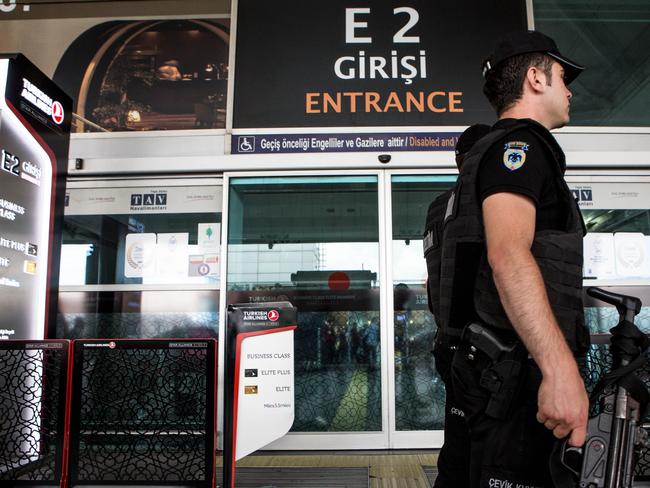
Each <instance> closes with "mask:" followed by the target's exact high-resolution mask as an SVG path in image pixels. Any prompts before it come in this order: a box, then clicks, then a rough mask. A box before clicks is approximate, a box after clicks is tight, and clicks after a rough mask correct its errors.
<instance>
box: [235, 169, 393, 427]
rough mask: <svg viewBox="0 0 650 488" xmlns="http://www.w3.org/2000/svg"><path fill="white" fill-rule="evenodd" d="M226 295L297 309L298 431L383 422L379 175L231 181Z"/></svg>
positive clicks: (379, 423)
mask: <svg viewBox="0 0 650 488" xmlns="http://www.w3.org/2000/svg"><path fill="white" fill-rule="evenodd" d="M229 205H230V207H229V210H228V227H229V229H228V279H227V287H228V303H250V302H254V301H260V302H261V301H276V300H289V301H290V302H291V303H293V305H294V306H296V308H297V309H298V329H297V331H296V335H295V351H296V362H295V367H296V378H295V387H296V413H295V421H294V424H293V428H292V430H293V431H294V432H319V431H320V432H340V431H355V432H363V431H380V430H382V420H381V419H382V410H381V368H380V352H381V340H380V333H381V330H380V328H381V327H382V324H381V323H380V320H379V215H378V194H377V177H376V176H349V177H320V176H319V177H288V178H280V177H270V178H233V179H231V180H230V204H229Z"/></svg>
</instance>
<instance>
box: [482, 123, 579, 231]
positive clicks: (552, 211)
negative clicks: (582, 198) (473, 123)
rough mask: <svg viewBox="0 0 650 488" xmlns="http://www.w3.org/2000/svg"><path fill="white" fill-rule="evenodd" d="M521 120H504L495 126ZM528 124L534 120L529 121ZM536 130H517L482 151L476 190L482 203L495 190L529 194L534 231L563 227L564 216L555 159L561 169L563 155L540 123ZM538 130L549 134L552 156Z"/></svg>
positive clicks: (497, 191) (496, 191)
mask: <svg viewBox="0 0 650 488" xmlns="http://www.w3.org/2000/svg"><path fill="white" fill-rule="evenodd" d="M519 122H521V121H520V120H516V119H503V120H500V121H499V122H497V123H496V124H495V125H494V128H495V129H498V128H501V127H507V126H508V125H513V124H516V123H519ZM529 123H530V124H537V122H533V121H529ZM537 126H538V129H541V130H536V131H535V132H533V130H532V129H526V128H522V129H518V130H516V131H514V132H511V133H510V134H508V135H506V136H505V137H504V138H502V139H501V140H500V141H499V142H497V143H495V144H493V145H492V147H491V148H490V149H488V151H487V152H486V153H485V155H484V156H483V159H482V161H481V165H480V167H479V171H478V177H477V179H478V181H477V191H478V196H479V200H480V201H481V202H483V200H485V199H486V198H487V197H489V196H490V195H493V194H495V193H501V192H508V193H518V194H521V195H525V196H527V197H529V198H530V199H531V200H532V201H533V202H534V203H535V207H536V208H537V214H536V222H535V230H536V231H541V230H547V229H556V230H564V226H565V223H566V218H567V216H566V215H565V212H566V208H565V207H564V206H563V203H562V200H561V198H560V193H559V185H558V174H559V173H558V169H557V165H558V158H559V163H560V165H561V167H562V171H563V170H564V167H563V166H564V155H563V154H562V152H561V150H560V148H559V146H557V143H556V142H555V139H554V138H553V136H552V135H551V133H550V132H548V131H547V130H546V129H544V128H543V127H542V126H540V125H539V124H537ZM540 132H541V133H543V134H546V133H547V134H548V136H547V138H546V140H547V141H548V142H549V143H550V144H551V147H556V148H557V152H555V151H554V152H555V157H554V155H553V153H552V152H551V149H549V147H548V146H547V145H546V144H545V143H544V142H543V140H542V139H541V137H542V136H540Z"/></svg>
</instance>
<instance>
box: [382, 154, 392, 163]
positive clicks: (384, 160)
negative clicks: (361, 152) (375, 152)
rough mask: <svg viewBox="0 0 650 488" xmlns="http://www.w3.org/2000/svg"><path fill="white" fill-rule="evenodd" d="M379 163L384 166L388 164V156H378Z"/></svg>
mask: <svg viewBox="0 0 650 488" xmlns="http://www.w3.org/2000/svg"><path fill="white" fill-rule="evenodd" d="M379 162H380V163H384V164H386V163H390V154H380V155H379Z"/></svg>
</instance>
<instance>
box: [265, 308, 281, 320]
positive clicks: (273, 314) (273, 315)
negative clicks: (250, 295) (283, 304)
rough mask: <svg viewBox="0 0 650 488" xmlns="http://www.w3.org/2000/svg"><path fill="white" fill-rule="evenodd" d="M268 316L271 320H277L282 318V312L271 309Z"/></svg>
mask: <svg viewBox="0 0 650 488" xmlns="http://www.w3.org/2000/svg"><path fill="white" fill-rule="evenodd" d="M266 316H267V317H268V319H269V320H270V321H271V322H277V321H278V319H279V318H280V313H279V312H278V311H277V310H269V311H268V313H267V314H266Z"/></svg>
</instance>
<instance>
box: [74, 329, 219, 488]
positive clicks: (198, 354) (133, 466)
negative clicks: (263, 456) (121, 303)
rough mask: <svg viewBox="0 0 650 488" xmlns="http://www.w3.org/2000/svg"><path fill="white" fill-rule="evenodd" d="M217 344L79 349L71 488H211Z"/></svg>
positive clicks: (82, 345) (85, 344)
mask: <svg viewBox="0 0 650 488" xmlns="http://www.w3.org/2000/svg"><path fill="white" fill-rule="evenodd" d="M215 377H216V341H214V340H115V341H75V342H74V366H73V383H72V403H71V415H72V420H71V424H70V464H69V482H70V487H74V486H83V485H90V484H92V485H112V484H127V483H128V484H135V485H152V484H155V485H171V486H197V487H212V486H213V482H214V481H213V480H214V465H215V384H216V383H215Z"/></svg>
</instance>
